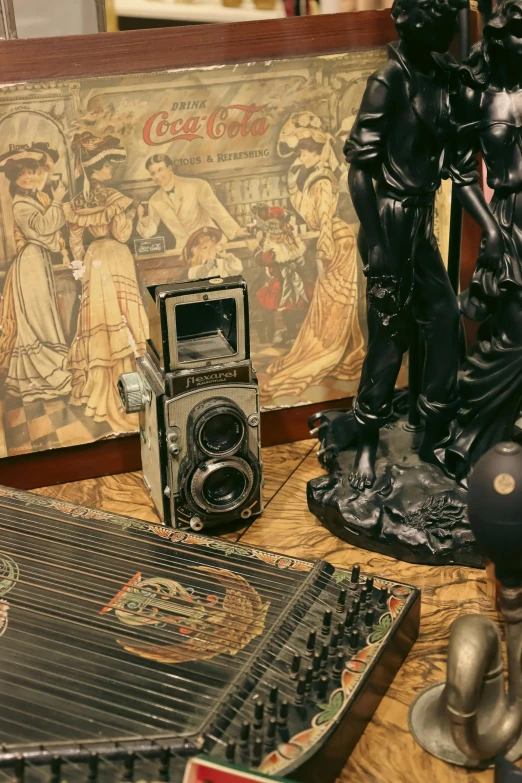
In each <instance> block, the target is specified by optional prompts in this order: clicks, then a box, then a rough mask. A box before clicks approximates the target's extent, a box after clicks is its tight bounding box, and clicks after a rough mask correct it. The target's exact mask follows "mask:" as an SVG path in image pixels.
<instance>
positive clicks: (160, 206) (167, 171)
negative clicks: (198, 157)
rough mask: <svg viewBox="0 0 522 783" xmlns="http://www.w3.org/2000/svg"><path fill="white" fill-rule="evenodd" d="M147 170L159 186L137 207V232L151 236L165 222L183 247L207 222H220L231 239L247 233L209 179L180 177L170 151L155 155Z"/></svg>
mask: <svg viewBox="0 0 522 783" xmlns="http://www.w3.org/2000/svg"><path fill="white" fill-rule="evenodd" d="M145 165H146V167H147V170H148V172H149V174H150V177H151V179H152V181H153V182H154V184H155V185H158V190H157V191H156V192H155V193H153V195H152V196H151V198H150V200H149V203H148V210H147V209H146V207H145V205H143V204H141V205H140V206H139V207H138V226H137V228H138V233H139V234H140V235H141V236H142V237H144V238H146V239H148V238H150V237H153V236H155V235H156V233H157V231H158V228H159V226H160V223H163V224H164V225H165V226H166V228H167V229H168V230H169V231H170V233H171V234H172V235H173V236H174V238H175V240H176V247H177V248H180V249H182V248H183V247H184V246H185V245H186V243H187V240H188V238H189V237H190V236H191V235H192V234H193V233H194V232H195V231H197V230H198V229H200V228H203V227H204V226H217V227H219V228H220V229H221V231H222V232H223V234H224V235H225V236H226V237H227V238H228V239H232V238H233V237H237V236H245V235H246V233H247V232H245V230H244V229H242V228H241V226H240V225H239V223H237V222H236V221H235V220H234V218H233V217H232V216H231V215H230V213H229V212H228V211H227V210H226V209H225V207H224V206H223V205H222V204H221V202H220V201H219V199H218V198H217V196H216V194H215V193H214V191H213V190H212V188H211V186H210V185H209V183H208V182H207V181H206V180H204V179H200V178H198V177H179V176H178V175H177V174H174V164H173V163H172V160H171V159H170V158H169V156H168V155H153V156H152V157H151V158H149V159H148V160H147V162H146V164H145Z"/></svg>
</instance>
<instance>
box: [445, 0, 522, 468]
mask: <svg viewBox="0 0 522 783" xmlns="http://www.w3.org/2000/svg"><path fill="white" fill-rule="evenodd" d="M463 76H464V79H465V81H466V82H467V84H468V86H467V87H466V88H464V89H463V91H462V95H461V96H460V97H459V101H458V104H457V112H458V114H457V120H458V125H459V127H458V137H459V147H460V149H459V152H458V155H461V154H462V150H463V149H466V148H467V150H468V154H469V155H470V156H472V155H474V154H475V153H476V152H477V151H481V153H482V156H483V159H484V162H485V165H486V169H487V181H488V185H489V187H490V188H492V189H493V191H494V195H493V199H492V201H491V203H490V208H491V211H492V212H493V215H494V216H495V218H496V220H497V222H498V224H499V225H500V228H501V230H502V234H503V239H504V255H503V257H502V259H501V261H500V262H499V263H496V264H487V263H484V262H483V261H482V260H481V259H480V258H479V261H478V263H477V267H476V269H475V273H474V275H473V279H472V281H471V284H470V287H469V290H467V291H465V292H464V293H463V294H462V295H461V297H460V306H461V310H462V312H463V313H464V314H465V315H466V316H468V317H469V318H472V319H473V320H476V321H481V325H480V328H479V333H478V342H477V344H476V346H474V347H473V348H472V349H471V351H470V352H469V353H468V356H467V359H466V361H465V363H464V365H463V366H462V368H461V373H460V384H459V385H460V394H461V399H462V405H461V409H460V411H459V414H458V420H457V424H458V427H457V432H456V435H455V437H454V440H453V442H452V444H451V446H450V447H449V448H448V449H447V450H446V464H447V466H448V468H449V469H450V471H451V472H452V473H453V474H454V475H455V477H456V478H457V479H458V480H460V481H463V482H464V483H465V477H466V476H467V474H468V473H469V471H470V469H471V468H472V467H473V465H474V464H475V463H476V462H477V460H478V459H479V458H480V457H481V456H482V454H484V453H485V452H486V451H487V450H488V449H489V448H491V447H492V446H493V445H495V444H496V443H498V442H500V441H502V440H507V439H511V438H512V437H513V430H514V425H515V422H516V420H517V419H518V418H519V416H520V408H521V404H522V0H502V2H500V3H499V4H498V5H497V6H496V8H495V10H494V13H493V15H492V16H491V18H490V19H489V21H488V22H487V24H486V25H485V28H484V32H483V39H482V41H480V42H479V43H478V44H476V46H475V47H474V49H473V50H472V52H471V55H470V57H469V59H468V61H467V65H466V66H465V67H464V69H463Z"/></svg>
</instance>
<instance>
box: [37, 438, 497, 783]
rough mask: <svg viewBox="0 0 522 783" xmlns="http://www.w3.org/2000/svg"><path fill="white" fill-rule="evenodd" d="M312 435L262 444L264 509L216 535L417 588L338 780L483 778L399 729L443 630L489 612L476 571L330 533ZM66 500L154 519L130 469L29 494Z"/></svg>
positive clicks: (391, 782)
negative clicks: (372, 706) (388, 677)
mask: <svg viewBox="0 0 522 783" xmlns="http://www.w3.org/2000/svg"><path fill="white" fill-rule="evenodd" d="M316 443H317V442H316V441H311V440H307V441H299V442H297V443H291V444H287V445H284V446H273V447H271V448H266V449H264V450H263V462H264V473H265V488H264V502H265V506H266V508H265V512H264V514H263V516H262V517H260V518H259V519H256V520H255V521H254V522H253V523H251V524H250V525H249V526H246V527H245V526H244V525H242V526H241V527H238V528H236V529H233V530H229V531H228V532H227V533H225V534H224V536H225V537H226V538H228V539H230V540H233V541H239V540H240V541H241V542H242V543H245V544H250V545H255V546H259V547H264V548H266V549H271V550H272V551H276V552H281V553H282V554H287V555H293V556H294V557H299V558H305V559H309V560H317V559H319V558H324V559H326V560H328V561H329V562H331V563H332V564H333V565H335V566H338V567H346V566H350V565H352V564H354V563H360V564H361V566H362V570H365V571H367V572H369V573H370V574H374V575H380V576H384V577H390V578H396V579H398V580H400V581H403V582H407V583H409V584H412V585H416V586H417V587H419V588H420V589H421V590H422V623H421V632H420V636H419V639H418V641H417V643H416V644H415V646H414V647H413V649H412V651H411V653H410V655H409V657H408V659H407V660H406V662H405V664H404V665H403V667H402V669H401V670H400V672H399V673H398V675H397V676H396V678H395V680H394V682H393V683H392V685H391V687H390V689H389V690H388V693H387V695H386V696H385V698H384V699H383V700H382V702H381V704H380V706H379V708H378V709H377V711H376V713H375V715H374V717H373V720H372V722H371V723H370V724H369V726H368V727H367V729H366V731H365V732H364V734H363V736H362V737H361V740H360V741H359V744H358V745H357V747H356V748H355V750H354V752H353V753H352V755H351V757H350V758H349V759H348V762H347V764H346V766H345V768H344V770H343V773H342V775H341V776H340V778H339V781H338V783H461V781H467V783H492V782H493V772H490V771H486V772H480V773H472V772H467V771H466V770H464V769H460V768H458V767H452V766H450V765H448V764H444V763H443V762H441V761H438V760H437V759H434V758H432V757H431V756H429V755H428V754H427V753H425V752H424V751H423V750H421V748H420V747H418V746H417V745H416V744H415V742H414V740H413V738H412V736H411V735H410V733H409V731H408V720H407V718H408V708H409V706H410V704H411V702H412V701H413V699H414V697H415V695H416V694H417V693H418V692H419V691H420V690H422V688H424V687H425V686H426V685H430V684H431V683H435V682H438V681H440V680H442V679H443V678H444V676H445V671H446V649H447V641H448V632H449V627H450V625H451V623H452V621H453V620H454V619H455V618H456V617H457V616H458V615H459V614H462V613H467V612H477V613H487V612H490V611H491V600H490V598H489V597H488V595H487V592H488V591H487V583H486V575H485V572H484V571H478V570H474V569H472V568H461V567H451V566H444V567H441V568H435V567H433V566H416V565H410V564H408V563H403V562H400V561H397V560H394V559H392V558H389V557H384V556H383V555H375V554H373V553H371V552H367V551H365V550H364V549H356V548H355V547H353V546H350V545H349V544H345V543H344V542H343V541H340V540H339V539H337V538H335V536H333V535H331V534H330V533H329V532H328V531H327V530H325V529H324V528H323V527H322V525H321V524H320V523H319V522H318V521H317V520H316V519H315V517H314V516H312V514H310V512H309V511H308V508H307V504H306V482H307V481H308V480H309V479H311V478H314V477H316V476H318V475H320V473H321V469H320V467H319V465H318V462H317V458H316V456H315V453H314V452H315V450H316ZM35 491H36V492H39V493H41V494H44V495H49V496H52V497H60V498H63V499H66V500H69V501H72V502H74V503H79V504H82V505H88V506H94V507H97V508H101V509H104V510H106V511H113V512H115V513H118V514H125V515H127V516H132V517H137V518H139V519H145V520H148V521H151V522H155V521H157V516H156V514H155V512H154V509H153V507H152V503H151V501H150V498H149V496H148V494H147V492H146V490H145V487H144V485H143V482H142V480H141V476H140V474H139V473H127V474H120V475H117V476H108V477H105V478H100V479H89V480H87V481H80V482H75V483H71V484H62V485H60V486H54V487H45V488H42V489H39V490H35Z"/></svg>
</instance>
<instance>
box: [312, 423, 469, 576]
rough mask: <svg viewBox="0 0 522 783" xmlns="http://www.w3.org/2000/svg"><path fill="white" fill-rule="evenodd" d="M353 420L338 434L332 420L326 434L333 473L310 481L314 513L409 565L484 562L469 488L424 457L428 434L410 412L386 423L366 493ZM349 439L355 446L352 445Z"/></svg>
mask: <svg viewBox="0 0 522 783" xmlns="http://www.w3.org/2000/svg"><path fill="white" fill-rule="evenodd" d="M325 415H326V412H325ZM341 421H343V424H342V428H343V429H342V431H343V438H340V437H339V435H338V433H339V432H341V429H340V424H339V423H340V422H341ZM351 421H353V414H352V413H351V412H345V413H344V414H343V420H341V418H340V417H339V418H338V419H337V421H336V422H333V424H334V426H335V427H336V428H337V430H336V433H337V435H336V434H334V436H333V437H332V432H334V429H333V427H332V422H330V423H329V427H330V429H329V434H330V437H328V433H327V434H326V435H325V436H324V438H322V440H323V446H324V444H325V443H330V453H329V455H328V459H327V460H326V461H324V460H323V464H325V465H326V467H327V469H328V475H326V476H321V477H320V478H316V479H312V480H311V481H309V482H308V489H307V496H308V507H309V509H310V511H311V512H312V513H313V514H314V515H315V516H316V517H317V518H318V519H319V521H320V522H321V523H322V524H323V525H324V526H325V527H326V528H327V529H328V530H329V531H330V532H331V533H333V534H334V535H336V536H338V537H339V538H342V539H343V540H344V541H347V542H348V543H349V544H353V545H354V546H357V547H361V548H363V549H369V550H370V551H372V552H379V553H380V554H383V555H389V556H390V557H396V558H398V559H399V560H405V561H406V562H408V563H421V564H426V565H464V566H471V567H473V568H483V567H484V562H483V560H482V558H481V557H480V555H479V554H478V553H477V552H476V550H475V539H474V536H473V533H472V532H471V529H470V526H469V522H468V519H467V511H466V491H465V490H464V489H462V488H461V487H459V486H457V484H456V483H455V482H454V481H453V480H452V479H450V478H448V477H446V476H445V475H444V474H443V473H442V471H441V470H440V469H439V468H438V467H436V466H435V465H429V464H427V463H425V462H422V461H421V460H420V459H419V457H418V454H417V450H418V446H419V443H420V439H421V438H422V432H418V431H415V430H413V431H412V428H409V427H408V425H407V422H406V420H405V419H404V418H402V419H399V420H398V421H396V422H394V423H393V424H390V425H388V426H387V427H384V428H383V429H382V430H381V433H380V435H381V437H380V443H379V451H378V454H377V465H376V473H377V478H376V481H375V484H374V485H373V487H372V488H371V489H366V490H365V491H364V492H359V491H357V490H354V489H352V487H351V486H350V484H349V482H348V477H349V475H350V473H351V472H352V469H353V462H354V457H355V443H354V438H351V437H349V436H348V434H347V433H353V432H355V428H354V427H353V426H352V424H351ZM321 430H322V432H321V436H322V435H323V433H324V427H322V428H321ZM349 440H351V441H352V444H353V448H347V444H348V442H349ZM332 443H333V444H335V446H334V445H332ZM339 446H340V447H341V448H342V449H343V450H342V451H338V450H337V447H339Z"/></svg>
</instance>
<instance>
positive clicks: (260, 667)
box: [0, 488, 420, 783]
mask: <svg viewBox="0 0 522 783" xmlns="http://www.w3.org/2000/svg"><path fill="white" fill-rule="evenodd" d="M419 605H420V600H419V593H418V591H417V590H415V589H414V588H412V587H410V586H408V585H403V584H400V583H397V582H393V581H390V580H386V579H382V578H380V577H377V576H375V577H372V576H368V575H364V574H361V573H360V569H359V568H358V567H357V566H354V567H353V568H352V569H351V570H343V569H337V568H334V567H333V566H331V565H329V564H328V563H326V562H317V563H311V562H307V561H304V560H297V559H295V558H291V557H285V556H283V555H278V554H274V553H270V552H266V551H264V550H260V549H255V548H252V547H248V546H242V545H240V544H235V543H230V542H229V541H226V540H219V539H213V538H208V537H204V536H201V535H196V534H194V533H187V532H179V531H177V530H174V529H172V528H167V527H165V526H157V525H151V524H148V523H146V522H141V521H139V520H134V519H130V518H126V517H120V516H116V515H113V514H109V513H105V512H101V511H96V510H93V509H88V508H83V507H79V506H74V505H72V504H69V503H66V502H62V501H58V500H54V499H51V498H46V497H40V496H37V495H32V494H31V493H27V492H20V491H17V490H11V489H7V488H0V783H4V781H5V782H6V783H7V782H9V783H15V782H16V783H22V782H23V781H25V783H33V781H34V782H35V783H36V782H37V781H38V783H43V782H44V781H45V782H46V783H59V782H60V781H65V780H66V781H68V783H76V781H82V783H86V781H89V783H95V782H96V781H107V783H109V781H112V782H114V781H123V780H127V781H132V780H136V781H143V780H150V781H159V780H163V781H174V782H175V781H179V780H181V778H182V776H183V770H184V766H185V764H186V759H187V758H188V757H190V756H193V755H196V754H198V753H201V752H204V753H205V754H207V755H210V756H211V757H213V758H215V759H216V760H227V761H228V762H231V763H237V764H240V765H242V766H246V767H249V768H251V769H255V770H259V771H261V772H264V773H267V774H273V775H276V776H284V775H290V777H292V778H294V779H299V780H305V781H306V780H309V781H317V780H319V779H320V780H321V781H329V780H331V781H334V780H335V778H336V777H337V775H338V772H339V770H340V769H341V768H342V766H343V765H344V762H345V760H346V758H347V756H348V755H349V753H350V752H351V750H352V749H353V747H354V746H355V744H356V742H357V740H358V738H359V736H360V735H361V733H362V732H363V731H364V728H365V726H366V724H367V722H368V721H369V720H370V719H371V716H372V714H373V711H374V710H375V708H376V706H377V704H378V703H379V701H380V699H381V698H382V696H383V695H384V693H385V692H386V689H387V687H388V685H389V684H390V682H391V681H392V679H393V677H394V676H395V674H396V672H397V670H398V668H399V667H400V665H401V663H402V661H403V660H404V658H405V657H406V655H407V654H408V651H409V649H410V648H411V645H412V644H413V642H414V640H415V638H416V635H417V632H418V625H419Z"/></svg>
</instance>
